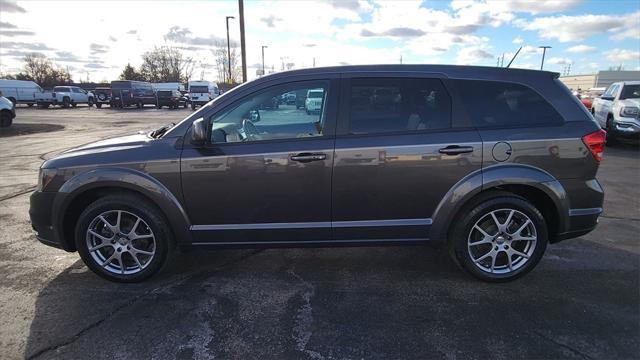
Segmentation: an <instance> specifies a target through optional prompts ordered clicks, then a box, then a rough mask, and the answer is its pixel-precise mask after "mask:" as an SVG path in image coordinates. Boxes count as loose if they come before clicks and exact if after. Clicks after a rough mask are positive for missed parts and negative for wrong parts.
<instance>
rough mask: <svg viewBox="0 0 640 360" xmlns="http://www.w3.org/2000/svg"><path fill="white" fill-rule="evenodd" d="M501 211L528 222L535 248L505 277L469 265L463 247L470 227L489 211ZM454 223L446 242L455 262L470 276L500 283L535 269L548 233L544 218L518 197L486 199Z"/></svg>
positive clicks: (465, 248) (465, 244) (545, 244)
mask: <svg viewBox="0 0 640 360" xmlns="http://www.w3.org/2000/svg"><path fill="white" fill-rule="evenodd" d="M504 208H510V209H515V210H518V211H520V212H522V213H524V214H525V215H527V216H528V217H529V219H531V221H532V222H533V224H534V226H535V228H536V234H537V242H536V248H535V250H534V252H533V254H532V256H531V258H530V259H529V260H528V261H527V263H526V264H525V265H524V266H522V267H521V268H519V269H517V270H515V271H514V272H511V273H508V274H490V273H487V272H485V271H482V270H481V269H479V268H478V267H477V266H476V265H475V264H474V263H473V260H472V259H471V257H470V255H469V251H468V248H467V240H468V236H469V232H470V231H471V229H472V227H473V226H474V225H475V223H476V222H477V221H478V220H479V219H480V218H481V217H483V216H485V215H486V214H488V213H489V212H490V211H493V210H498V209H504ZM454 224H461V226H457V227H456V229H455V230H454V231H453V232H452V238H451V239H450V241H452V243H453V250H454V256H455V258H456V261H457V262H458V263H459V264H460V266H462V267H463V269H464V270H466V271H467V272H469V273H470V274H471V275H473V276H474V277H476V278H478V279H480V280H484V281H490V282H504V281H510V280H515V279H517V278H519V277H521V276H523V275H525V274H526V273H528V272H529V271H531V270H532V269H533V268H535V267H536V265H537V264H538V262H539V261H540V259H541V258H542V256H543V255H544V252H545V249H546V247H547V242H548V230H547V225H546V222H545V219H544V217H543V216H542V214H541V213H540V211H539V210H538V209H536V208H535V206H533V204H531V203H530V202H528V201H527V200H525V199H523V198H521V197H518V196H500V197H496V198H492V199H489V200H486V201H484V202H482V203H480V204H478V205H476V206H474V207H473V208H472V209H471V211H469V212H467V213H466V214H465V215H463V216H462V217H461V218H460V219H459V221H456V222H454Z"/></svg>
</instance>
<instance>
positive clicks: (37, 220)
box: [29, 191, 68, 250]
mask: <svg viewBox="0 0 640 360" xmlns="http://www.w3.org/2000/svg"><path fill="white" fill-rule="evenodd" d="M56 194H57V193H54V192H42V191H35V192H34V193H33V194H31V198H30V207H29V217H30V218H31V227H32V228H33V230H35V231H36V233H37V235H36V237H37V239H38V240H39V241H40V242H41V243H43V244H45V245H49V246H53V247H56V248H59V249H65V250H68V249H66V248H65V247H64V246H63V243H62V242H61V241H60V238H59V236H58V233H57V231H56V229H55V227H54V225H53V221H52V218H53V216H52V215H53V212H52V211H53V203H54V201H55V198H56Z"/></svg>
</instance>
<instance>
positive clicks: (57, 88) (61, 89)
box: [53, 86, 71, 92]
mask: <svg viewBox="0 0 640 360" xmlns="http://www.w3.org/2000/svg"><path fill="white" fill-rule="evenodd" d="M53 91H56V92H71V91H69V88H68V87H60V86H56V87H54V88H53Z"/></svg>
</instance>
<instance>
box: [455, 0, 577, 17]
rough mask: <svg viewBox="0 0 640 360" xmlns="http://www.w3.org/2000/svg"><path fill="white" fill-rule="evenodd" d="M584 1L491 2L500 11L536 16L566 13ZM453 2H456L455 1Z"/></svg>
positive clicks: (520, 0)
mask: <svg viewBox="0 0 640 360" xmlns="http://www.w3.org/2000/svg"><path fill="white" fill-rule="evenodd" d="M582 1H583V0H538V1H531V0H500V1H493V2H491V6H493V7H494V8H495V9H496V10H498V11H509V12H525V13H530V14H534V15H535V14H541V13H554V12H562V11H566V10H569V9H571V8H573V7H575V6H576V5H578V4H580V3H581V2H582ZM453 2H455V0H454V1H453ZM453 2H452V3H453Z"/></svg>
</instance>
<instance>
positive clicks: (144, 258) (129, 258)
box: [75, 195, 172, 282]
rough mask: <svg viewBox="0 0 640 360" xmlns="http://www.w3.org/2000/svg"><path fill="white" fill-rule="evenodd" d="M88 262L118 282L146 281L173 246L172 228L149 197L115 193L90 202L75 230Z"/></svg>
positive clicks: (108, 277)
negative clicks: (149, 200) (148, 199)
mask: <svg viewBox="0 0 640 360" xmlns="http://www.w3.org/2000/svg"><path fill="white" fill-rule="evenodd" d="M75 240H76V248H77V249H78V252H79V253H80V257H81V258H82V260H83V261H84V263H85V264H86V265H87V266H88V267H89V268H90V269H91V270H92V271H93V272H95V273H96V274H98V275H100V276H101V277H103V278H105V279H108V280H111V281H116V282H137V281H142V280H144V279H146V278H148V277H150V276H152V275H153V274H155V273H156V272H158V271H159V270H160V268H161V267H162V266H163V265H164V263H165V262H166V260H167V257H168V254H169V251H170V249H171V244H172V237H171V230H170V229H169V228H168V226H167V225H166V221H164V220H163V216H162V214H161V213H160V212H159V210H157V209H156V207H155V206H153V205H152V204H150V203H149V202H148V201H146V200H144V199H141V198H139V197H136V196H130V195H111V196H106V197H104V198H101V199H99V200H97V201H95V202H94V203H92V204H91V205H89V206H88V207H87V208H86V209H85V210H84V211H83V212H82V214H81V215H80V217H79V219H78V223H77V226H76V231H75Z"/></svg>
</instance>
